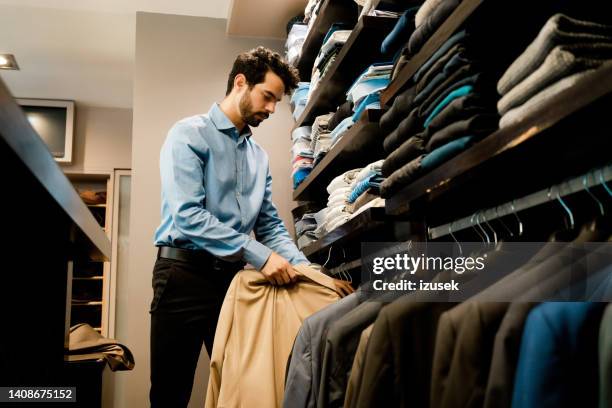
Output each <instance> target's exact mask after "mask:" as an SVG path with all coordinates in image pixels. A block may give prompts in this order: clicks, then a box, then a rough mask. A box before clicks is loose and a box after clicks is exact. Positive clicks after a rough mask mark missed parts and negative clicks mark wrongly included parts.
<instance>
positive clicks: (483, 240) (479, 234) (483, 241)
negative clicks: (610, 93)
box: [470, 213, 485, 244]
mask: <svg viewBox="0 0 612 408" xmlns="http://www.w3.org/2000/svg"><path fill="white" fill-rule="evenodd" d="M474 217H476V213H474V214H472V216H471V217H470V226H471V227H472V228H473V229H474V231H476V234H478V236H479V237H480V239H481V240H482V243H483V244H484V243H485V238H484V237H483V236H482V234H481V233H480V232H479V231H478V229H477V228H476V227H475V226H474Z"/></svg>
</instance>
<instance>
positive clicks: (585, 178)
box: [582, 173, 606, 215]
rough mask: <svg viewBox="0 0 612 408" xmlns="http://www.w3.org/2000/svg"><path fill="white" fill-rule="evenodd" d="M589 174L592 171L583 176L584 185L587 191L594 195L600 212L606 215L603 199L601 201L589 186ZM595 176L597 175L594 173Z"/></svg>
mask: <svg viewBox="0 0 612 408" xmlns="http://www.w3.org/2000/svg"><path fill="white" fill-rule="evenodd" d="M589 174H590V173H587V174H585V175H584V177H583V178H582V185H583V186H584V189H585V190H586V192H587V193H589V195H590V196H591V197H593V200H595V202H596V203H597V206H598V207H599V213H600V214H601V215H606V212H605V210H604V206H603V204H602V203H601V201H599V199H598V198H597V197H596V196H595V194H593V192H591V190H590V189H589V186H588V183H587V178H588V177H589ZM594 178H595V175H594V174H593V179H594Z"/></svg>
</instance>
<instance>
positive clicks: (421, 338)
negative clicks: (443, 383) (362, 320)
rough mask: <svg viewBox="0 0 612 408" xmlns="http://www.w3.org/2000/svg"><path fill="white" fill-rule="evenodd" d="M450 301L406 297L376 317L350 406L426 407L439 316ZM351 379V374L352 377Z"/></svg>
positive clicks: (446, 308) (451, 304)
mask: <svg viewBox="0 0 612 408" xmlns="http://www.w3.org/2000/svg"><path fill="white" fill-rule="evenodd" d="M453 306H455V303H450V302H442V303H435V302H418V301H415V300H414V296H411V295H406V296H403V297H401V298H399V299H398V300H396V301H395V302H393V303H391V304H390V305H388V306H385V307H384V308H383V309H382V310H381V312H380V313H379V315H378V317H377V318H376V321H375V322H374V328H373V330H372V335H371V336H370V340H369V342H368V347H367V350H366V355H365V359H364V363H363V368H362V372H363V373H362V378H361V381H360V383H359V387H358V390H357V395H355V396H354V397H353V398H352V399H351V403H350V405H348V406H350V407H427V406H429V403H428V402H429V388H430V386H429V385H430V381H431V372H432V371H431V370H432V362H433V355H434V345H435V344H436V336H437V327H438V318H439V317H440V315H441V314H442V313H444V312H445V311H447V310H448V309H449V308H451V307H453ZM351 375H352V373H351Z"/></svg>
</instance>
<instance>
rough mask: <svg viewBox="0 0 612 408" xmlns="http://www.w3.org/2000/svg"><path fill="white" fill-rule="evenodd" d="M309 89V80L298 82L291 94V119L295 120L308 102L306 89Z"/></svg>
mask: <svg viewBox="0 0 612 408" xmlns="http://www.w3.org/2000/svg"><path fill="white" fill-rule="evenodd" d="M309 89H310V82H299V83H298V86H297V88H295V90H294V91H293V94H292V95H291V111H292V112H293V119H295V120H296V121H297V120H298V118H299V117H300V115H302V112H304V109H305V108H306V105H307V104H308V91H309Z"/></svg>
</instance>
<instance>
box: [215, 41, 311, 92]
mask: <svg viewBox="0 0 612 408" xmlns="http://www.w3.org/2000/svg"><path fill="white" fill-rule="evenodd" d="M268 70H270V71H272V72H274V73H275V74H276V75H278V76H279V77H280V78H281V79H282V80H283V84H284V85H285V93H286V94H289V93H290V92H291V91H292V90H294V89H295V88H296V87H297V84H298V81H299V80H300V79H299V75H298V72H297V70H296V69H295V68H293V67H292V66H290V65H289V64H287V63H286V62H285V61H284V60H283V58H282V57H281V56H280V55H279V54H278V53H276V52H274V51H272V50H269V49H267V48H265V47H261V46H259V47H257V48H253V49H252V50H250V51H247V52H243V53H242V54H240V55H238V57H236V61H234V65H233V66H232V71H231V72H230V74H229V78H228V80H227V91H226V93H225V95H229V93H230V92H231V91H232V88H233V87H234V78H236V75H238V74H244V76H245V77H246V80H247V83H248V84H249V88H252V87H253V86H254V85H256V84H259V83H261V82H263V81H264V77H265V76H266V72H268Z"/></svg>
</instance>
